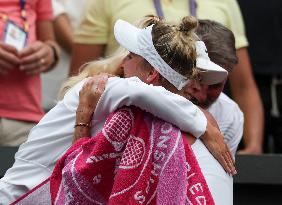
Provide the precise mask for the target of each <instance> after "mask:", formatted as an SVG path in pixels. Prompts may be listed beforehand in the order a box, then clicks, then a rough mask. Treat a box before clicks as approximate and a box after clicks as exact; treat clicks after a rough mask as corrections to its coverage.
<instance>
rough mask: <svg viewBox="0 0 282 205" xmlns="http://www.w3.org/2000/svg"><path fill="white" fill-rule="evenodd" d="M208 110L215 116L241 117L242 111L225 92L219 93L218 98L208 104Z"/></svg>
mask: <svg viewBox="0 0 282 205" xmlns="http://www.w3.org/2000/svg"><path fill="white" fill-rule="evenodd" d="M208 111H209V112H210V113H211V114H212V115H213V116H214V117H215V118H217V117H216V116H220V118H223V117H224V116H225V117H224V118H234V117H235V116H237V117H236V118H243V112H242V111H241V109H240V108H239V106H238V104H237V103H236V102H235V101H234V100H232V99H231V98H230V97H228V96H227V95H226V94H224V93H221V94H220V95H219V97H218V99H217V100H216V101H215V102H214V103H213V104H212V105H211V106H210V108H209V109H208Z"/></svg>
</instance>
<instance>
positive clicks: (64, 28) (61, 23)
mask: <svg viewBox="0 0 282 205" xmlns="http://www.w3.org/2000/svg"><path fill="white" fill-rule="evenodd" d="M54 31H55V35H56V39H57V40H58V42H59V44H60V46H61V47H62V48H64V50H65V51H66V52H68V53H71V52H72V44H73V28H72V27H71V23H70V20H69V17H68V15H67V14H65V13H63V14H60V15H59V16H57V17H56V18H55V20H54Z"/></svg>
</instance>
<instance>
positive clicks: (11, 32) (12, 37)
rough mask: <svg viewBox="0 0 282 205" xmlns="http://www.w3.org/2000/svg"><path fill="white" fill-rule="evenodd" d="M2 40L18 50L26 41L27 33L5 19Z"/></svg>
mask: <svg viewBox="0 0 282 205" xmlns="http://www.w3.org/2000/svg"><path fill="white" fill-rule="evenodd" d="M4 42H5V43H7V44H9V45H11V46H14V47H16V48H17V50H18V51H20V50H22V49H23V48H24V47H25V45H26V42H27V33H26V32H25V31H24V30H23V29H22V28H21V27H19V26H18V25H16V24H15V23H13V22H12V21H7V23H6V28H5V33H4Z"/></svg>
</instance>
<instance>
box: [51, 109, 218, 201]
mask: <svg viewBox="0 0 282 205" xmlns="http://www.w3.org/2000/svg"><path fill="white" fill-rule="evenodd" d="M50 192H51V201H52V203H53V204H58V205H59V204H80V205H84V204H85V205H86V204H87V205H89V204H109V205H111V204H112V205H119V204H162V205H163V204H164V205H165V204H169V205H171V204H177V205H179V204H187V205H188V204H207V205H212V204H214V201H213V199H212V196H211V193H210V191H209V189H208V186H207V183H206V181H205V179H204V177H203V174H202V172H201V170H200V167H199V165H198V163H197V160H196V158H195V156H194V153H193V151H192V149H191V147H190V145H189V144H188V143H187V142H186V140H185V138H184V136H183V135H182V133H181V131H180V130H179V129H178V128H176V127H175V126H173V125H171V124H169V123H167V122H164V121H162V120H159V119H158V118H156V117H153V116H152V115H151V114H149V113H146V112H144V111H141V110H140V109H138V108H135V107H130V108H121V109H119V110H118V111H116V112H114V113H113V114H111V115H110V116H109V117H108V119H107V121H106V123H105V125H104V127H103V129H102V131H101V132H100V133H99V134H98V135H97V136H95V137H92V138H82V139H80V140H78V141H77V142H76V143H75V144H74V145H73V146H72V147H71V148H70V149H69V150H68V151H67V152H66V154H65V155H64V156H63V157H62V158H61V159H60V160H59V161H58V162H57V164H56V167H55V169H54V171H53V174H52V176H51V178H50Z"/></svg>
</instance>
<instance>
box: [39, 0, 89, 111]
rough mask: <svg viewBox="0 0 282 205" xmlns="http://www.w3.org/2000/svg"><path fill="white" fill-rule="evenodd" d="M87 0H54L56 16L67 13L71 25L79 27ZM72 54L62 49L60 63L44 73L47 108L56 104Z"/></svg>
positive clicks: (43, 86) (44, 99)
mask: <svg viewBox="0 0 282 205" xmlns="http://www.w3.org/2000/svg"><path fill="white" fill-rule="evenodd" d="M86 1H87V0H79V1H78V0H52V5H53V11H54V16H55V18H56V17H58V16H59V15H61V14H66V15H67V16H68V18H69V21H70V24H71V27H72V28H73V29H74V30H75V29H77V28H78V26H79V24H80V20H81V15H82V14H83V13H84V10H85V7H86ZM70 61H71V58H70V55H69V54H68V53H67V52H66V51H65V50H64V49H61V56H60V60H59V62H58V64H57V65H56V67H55V68H54V69H52V70H51V71H50V72H47V73H42V74H41V77H42V98H43V100H42V106H43V108H44V109H45V110H49V109H51V108H52V107H53V106H55V105H56V99H57V95H58V91H59V88H60V87H61V85H62V82H64V81H65V80H66V79H67V77H68V73H69V68H70Z"/></svg>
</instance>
